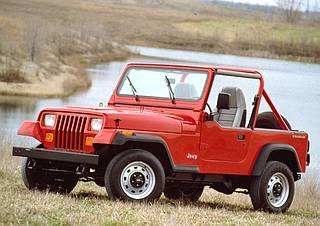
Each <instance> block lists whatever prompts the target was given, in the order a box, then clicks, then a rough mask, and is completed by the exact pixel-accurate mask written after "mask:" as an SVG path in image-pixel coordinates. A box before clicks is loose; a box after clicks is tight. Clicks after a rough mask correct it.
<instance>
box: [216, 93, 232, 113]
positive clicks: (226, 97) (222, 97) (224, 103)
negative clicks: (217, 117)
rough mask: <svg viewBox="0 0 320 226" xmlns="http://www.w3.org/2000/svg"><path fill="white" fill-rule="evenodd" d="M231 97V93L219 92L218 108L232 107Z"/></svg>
mask: <svg viewBox="0 0 320 226" xmlns="http://www.w3.org/2000/svg"><path fill="white" fill-rule="evenodd" d="M230 97H231V95H230V94H229V93H219V96H218V103H217V109H218V110H220V109H226V110H227V109H230Z"/></svg>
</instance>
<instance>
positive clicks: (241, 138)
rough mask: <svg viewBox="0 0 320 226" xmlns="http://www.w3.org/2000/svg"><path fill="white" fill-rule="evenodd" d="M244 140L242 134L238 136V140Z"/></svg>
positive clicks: (244, 137)
mask: <svg viewBox="0 0 320 226" xmlns="http://www.w3.org/2000/svg"><path fill="white" fill-rule="evenodd" d="M245 139H246V135H244V134H240V135H238V140H245Z"/></svg>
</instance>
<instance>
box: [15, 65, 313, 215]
mask: <svg viewBox="0 0 320 226" xmlns="http://www.w3.org/2000/svg"><path fill="white" fill-rule="evenodd" d="M219 78H226V82H225V83H221V82H220V81H219ZM235 81H239V82H235ZM250 82H254V83H255V84H256V87H255V89H254V90H253V95H252V96H251V97H250V96H249V98H248V97H246V95H248V94H247V91H248V90H250V89H249V88H247V87H246V86H247V84H249V83H250ZM241 84H243V85H244V88H242V89H241V87H240V86H241ZM219 85H220V86H221V85H222V86H221V87H220V86H219ZM238 85H239V86H238ZM215 89H218V90H217V91H215ZM251 91H252V90H251ZM252 98H253V103H252V106H251V103H250V104H249V107H248V108H247V107H246V106H247V105H248V104H246V101H248V99H252ZM263 99H264V101H265V102H266V103H267V104H266V106H269V107H270V109H271V111H268V112H262V113H259V107H260V105H261V102H262V100H263ZM250 101H251V100H250ZM213 107H214V108H213ZM18 134H19V135H24V136H31V137H33V138H35V139H37V140H38V141H39V142H40V143H41V144H40V145H39V146H37V147H36V148H24V147H13V155H14V156H24V157H27V158H25V160H24V161H23V165H22V178H23V181H24V183H25V185H26V187H27V188H29V189H37V190H49V191H52V192H62V193H68V192H71V191H72V189H73V188H74V187H75V186H76V184H77V182H78V181H95V183H96V184H97V185H99V186H104V187H106V190H107V193H108V196H109V197H111V198H113V199H122V200H154V199H158V198H159V197H160V196H161V194H162V193H163V192H164V195H165V196H166V197H167V198H169V199H184V200H191V201H196V200H198V199H199V197H200V196H201V194H202V192H203V188H204V186H209V187H210V188H213V189H215V190H217V191H219V192H222V193H225V194H232V193H233V192H235V191H237V192H243V193H248V194H250V197H251V200H252V204H253V207H254V209H262V210H265V211H270V212H285V211H286V210H287V209H288V208H289V206H290V204H291V202H292V200H293V196H294V181H297V180H299V179H300V177H301V173H303V172H305V171H306V166H307V165H308V164H309V162H310V157H309V154H308V149H309V142H308V134H307V133H305V132H302V131H298V130H292V129H291V128H290V125H289V123H288V122H287V120H286V119H285V118H284V117H283V116H281V115H280V114H279V112H278V111H277V110H276V108H275V106H274V105H273V103H272V102H271V100H270V98H269V96H268V95H267V93H266V91H265V90H264V80H263V77H262V75H261V74H260V73H259V72H257V71H255V70H243V69H231V68H216V67H193V66H174V65H156V64H129V65H127V67H126V69H125V70H124V72H123V74H122V76H121V78H120V81H119V83H118V85H117V87H116V89H115V91H114V92H113V94H112V96H111V98H110V100H109V103H108V107H99V108H93V107H65V108H47V109H44V110H42V111H41V112H40V114H39V116H38V119H37V121H35V122H24V123H23V124H22V126H21V128H20V129H19V131H18Z"/></svg>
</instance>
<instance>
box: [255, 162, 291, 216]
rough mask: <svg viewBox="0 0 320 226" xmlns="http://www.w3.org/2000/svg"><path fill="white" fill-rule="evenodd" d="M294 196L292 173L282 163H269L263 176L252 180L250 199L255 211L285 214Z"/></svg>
mask: <svg viewBox="0 0 320 226" xmlns="http://www.w3.org/2000/svg"><path fill="white" fill-rule="evenodd" d="M268 189H269V190H268ZM293 196H294V179H293V175H292V172H291V171H290V169H289V167H288V166H287V165H285V164H283V163H281V162H278V161H270V162H268V163H267V165H266V167H265V169H264V170H263V172H262V174H261V175H260V176H257V177H253V178H252V181H251V185H250V198H251V201H252V205H253V207H254V209H255V210H264V211H267V212H271V213H284V212H286V211H287V210H288V209H289V207H290V205H291V203H292V201H293Z"/></svg>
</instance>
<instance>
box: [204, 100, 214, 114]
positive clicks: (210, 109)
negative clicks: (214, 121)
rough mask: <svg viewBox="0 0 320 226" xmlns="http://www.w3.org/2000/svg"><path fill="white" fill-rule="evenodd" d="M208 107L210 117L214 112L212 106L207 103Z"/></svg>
mask: <svg viewBox="0 0 320 226" xmlns="http://www.w3.org/2000/svg"><path fill="white" fill-rule="evenodd" d="M206 105H207V106H208V108H209V111H210V115H212V113H213V111H212V108H211V107H210V105H209V104H208V102H207V103H206Z"/></svg>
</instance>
